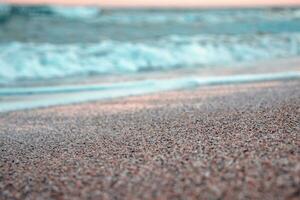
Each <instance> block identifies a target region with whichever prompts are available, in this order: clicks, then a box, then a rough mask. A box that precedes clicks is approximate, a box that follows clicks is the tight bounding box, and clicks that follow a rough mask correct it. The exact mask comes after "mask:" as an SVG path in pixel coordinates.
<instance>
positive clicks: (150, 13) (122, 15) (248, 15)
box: [0, 4, 300, 24]
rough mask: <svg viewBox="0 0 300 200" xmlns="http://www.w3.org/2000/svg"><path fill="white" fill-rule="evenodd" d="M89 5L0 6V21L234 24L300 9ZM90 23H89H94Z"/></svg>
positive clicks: (294, 14) (293, 15)
mask: <svg viewBox="0 0 300 200" xmlns="http://www.w3.org/2000/svg"><path fill="white" fill-rule="evenodd" d="M104 11H105V12H102V9H100V8H99V7H96V6H93V7H89V6H56V5H55V6H54V5H38V6H37V5H35V6H20V5H18V6H17V5H9V4H0V18H5V17H6V18H7V17H12V16H15V15H19V16H20V15H21V16H27V17H35V16H49V17H63V18H66V19H83V20H85V19H94V20H96V21H97V22H103V23H118V24H140V23H154V24H157V23H224V22H227V23H234V22H247V21H248V22H249V21H258V20H261V21H266V20H267V21H276V20H279V21H282V20H299V18H300V15H299V13H300V8H278V9H272V8H265V9H229V10H226V9H217V10H196V9H195V10H146V9H140V10H118V9H115V10H109V9H106V10H104ZM94 20H92V21H94Z"/></svg>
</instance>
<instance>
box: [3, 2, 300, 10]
mask: <svg viewBox="0 0 300 200" xmlns="http://www.w3.org/2000/svg"><path fill="white" fill-rule="evenodd" d="M0 3H5V4H7V3H8V4H21V5H51V4H54V5H65V6H76V5H77V6H99V7H108V8H110V7H116V8H122V7H124V8H139V7H140V8H210V7H212V8H218V7H225V8H229V7H250V8H251V7H277V6H300V1H299V0H279V1H276V2H274V1H273V0H260V1H259V0H252V1H250V0H246V1H243V2H236V1H234V0H211V1H210V2H204V1H199V0H187V1H185V2H182V1H179V0H165V1H163V2H153V1H150V0H146V1H135V0H104V1H101V2H99V1H97V0H87V1H85V2H84V3H83V2H82V1H80V0H2V1H1V2H0Z"/></svg>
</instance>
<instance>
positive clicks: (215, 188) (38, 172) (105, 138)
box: [0, 81, 300, 199]
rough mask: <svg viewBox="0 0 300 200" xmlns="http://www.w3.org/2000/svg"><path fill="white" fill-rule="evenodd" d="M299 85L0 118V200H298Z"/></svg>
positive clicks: (224, 89)
mask: <svg viewBox="0 0 300 200" xmlns="http://www.w3.org/2000/svg"><path fill="white" fill-rule="evenodd" d="M299 89H300V82H299V81H285V82H262V83H252V84H240V85H224V86H207V87H199V88H197V89H194V90H184V91H172V92H164V93H159V94H155V95H145V96H137V97H128V98H123V99H118V100H113V101H99V102H94V103H85V104H78V105H67V106H56V107H51V108H45V109H34V110H26V111H19V112H10V113H1V114H0V152H1V153H0V199H297V198H299V196H300V188H299V185H300V123H299V122H300V90H299Z"/></svg>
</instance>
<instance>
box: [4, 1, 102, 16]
mask: <svg viewBox="0 0 300 200" xmlns="http://www.w3.org/2000/svg"><path fill="white" fill-rule="evenodd" d="M100 13H101V9H100V8H98V7H85V6H54V5H49V6H46V5H43V6H15V5H5V4H2V5H0V18H5V17H6V18H8V17H12V16H16V15H17V16H29V17H30V16H52V17H55V16H56V17H63V18H68V19H92V18H96V17H97V16H98V15H99V14H100Z"/></svg>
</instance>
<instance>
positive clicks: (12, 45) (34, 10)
mask: <svg viewBox="0 0 300 200" xmlns="http://www.w3.org/2000/svg"><path fill="white" fill-rule="evenodd" d="M299 54H300V8H257V9H218V10H200V9H198V10H197V9H189V10H174V9H173V10H145V9H144V10H109V9H101V8H97V7H68V8H67V7H60V6H36V7H24V6H10V5H2V6H0V85H1V86H2V88H4V89H3V90H1V91H2V94H1V96H2V99H7V98H6V97H5V95H8V96H9V93H10V94H13V95H17V96H18V95H19V94H16V92H17V91H18V90H20V91H24V94H22V95H23V96H24V95H25V96H30V95H41V94H49V95H50V94H52V93H55V94H58V93H60V94H65V93H74V95H73V97H72V98H73V99H74V100H68V101H64V102H61V103H66V102H69V103H72V102H78V101H77V100H75V99H81V100H80V101H83V99H84V101H85V100H95V99H102V98H112V97H117V96H126V95H133V94H143V93H147V92H149V91H152V92H155V91H161V90H164V88H168V89H176V88H178V87H184V88H186V87H187V86H189V84H190V83H191V82H192V83H193V84H194V83H195V81H194V80H195V78H192V80H191V78H190V74H191V73H189V74H188V75H189V76H187V77H184V76H183V75H180V76H178V77H176V76H175V77H174V76H172V81H171V83H169V82H168V81H165V80H167V79H168V78H167V76H168V75H167V74H168V73H170V72H172V71H177V70H183V71H190V72H193V70H194V71H195V73H196V72H197V74H195V76H196V77H198V78H196V79H197V80H198V81H196V83H197V84H196V85H199V84H198V83H199V77H201V79H202V81H203V83H202V81H200V82H201V84H204V83H206V84H209V83H210V81H212V80H214V81H216V82H215V83H219V84H220V83H223V81H220V79H219V78H218V77H219V76H216V74H217V73H216V74H211V73H210V74H209V77H206V76H205V75H204V74H199V73H198V72H199V70H201V69H213V70H214V71H215V72H216V71H218V70H219V71H221V70H224V69H229V70H228V72H229V71H230V70H235V68H236V66H242V68H243V67H244V69H242V71H243V73H246V74H251V73H252V72H253V71H254V70H251V67H249V68H247V66H251V65H253V63H254V65H255V63H257V62H258V61H260V62H261V61H272V60H277V59H280V58H283V59H290V58H294V57H298V56H299ZM275 63H276V61H275V62H274V64H275ZM282 68H284V66H282ZM264 69H267V71H266V70H264V73H263V74H267V75H268V76H265V77H262V74H260V75H259V73H255V74H257V75H256V77H254V76H253V75H252V76H251V78H250V79H251V80H252V81H254V80H256V79H257V78H258V79H259V80H263V79H269V78H268V77H269V75H270V73H272V71H273V67H272V66H269V67H268V68H264ZM247 72H248V73H247ZM153 73H156V74H159V76H163V74H166V75H165V76H163V78H162V79H159V80H157V79H156V78H155V77H154V80H153ZM280 73H281V75H280V76H282V75H284V77H285V79H287V78H289V77H290V78H299V77H298V71H297V70H296V71H295V70H294V69H292V70H290V69H287V70H284V69H282V70H280ZM140 74H143V78H142V79H141V80H139V81H137V80H136V78H134V77H137V76H139V75H140ZM147 74H149V76H148V75H147ZM150 74H152V75H151V76H150ZM287 74H288V76H287ZM276 76H277V75H276ZM276 76H274V77H273V76H272V77H273V78H276ZM110 77H111V79H114V80H118V77H122V79H124V77H127V78H126V82H127V83H126V84H128V82H130V84H131V86H130V87H129V88H130V89H129V90H130V91H129V90H124V89H121V90H120V88H118V89H117V90H116V89H115V85H116V83H115V82H114V81H112V82H111V81H110V82H109V83H105V81H103V80H108V79H110ZM116 77H117V78H116ZM223 78H224V82H225V83H227V82H230V81H231V80H233V79H235V78H236V77H235V76H233V74H230V73H227V77H223ZM69 79H73V80H74V79H75V82H76V86H74V84H71V85H68V86H67V85H65V84H64V81H65V80H69ZM91 79H96V81H95V82H96V83H97V84H98V85H97V87H96V88H95V89H93V91H91V88H93V86H92V85H91V83H90V81H89V80H91ZM148 79H149V80H148ZM150 79H151V80H150ZM182 80H185V81H182ZM208 80H209V81H208ZM222 80H223V79H222ZM244 81H246V79H244V78H243V81H242V82H244ZM25 82H26V83H29V85H35V86H37V87H38V88H36V89H34V88H32V89H33V90H31V92H27V93H26V92H25V91H28V88H27V89H26V90H23V88H24V86H25V85H24V83H25ZM53 82H54V84H53ZM73 82H74V81H73ZM85 82H88V83H87V84H86V83H85ZM99 82H101V86H99ZM117 82H120V81H117ZM148 82H151V83H152V84H150V85H147V84H146V86H145V85H144V83H148ZM31 83H38V84H31ZM40 83H42V85H43V87H42V86H41V85H39V84H40ZM58 84H59V85H61V86H60V89H59V92H58V91H57V90H56V89H57V85H58ZM83 84H84V85H85V86H81V85H83ZM102 84H104V85H105V91H108V92H107V93H105V94H104V93H103V88H102ZM117 84H119V83H117ZM126 84H124V85H126ZM141 84H142V86H141ZM193 84H192V85H193ZM201 84H200V85H201ZM50 85H54V86H52V87H50ZM86 85H88V86H87V87H88V88H90V89H88V91H89V94H85V95H84V96H85V97H82V98H77V96H76V94H77V95H78V92H80V91H78V88H80V87H83V88H85V89H84V90H85V92H86ZM154 85H155V86H154ZM99 87H100V88H99ZM7 88H9V89H7ZM18 88H19V89H18ZM20 88H21V89H20ZM134 89H135V90H136V91H134ZM3 91H6V92H3ZM7 91H8V92H7ZM33 91H38V94H34V93H35V92H33ZM70 91H71V92H70ZM98 91H101V92H102V94H101V95H97V94H93V92H98ZM4 97H5V98H4ZM29 99H31V97H30V98H29ZM49 101H51V102H52V100H49ZM4 102H5V100H2V101H1V106H0V107H2V110H4V109H3V108H4V107H6V106H7V105H8V104H4ZM57 102H60V101H59V100H57ZM23 104H24V105H22V106H21V107H22V108H26V107H34V106H29V105H31V104H34V103H33V102H24V103H23ZM48 104H49V105H50V104H52V103H49V102H48ZM56 104H59V103H55V105H56ZM12 105H13V104H12ZM36 105H37V104H36ZM43 105H46V104H43ZM15 106H16V107H20V106H17V105H15ZM11 107H13V106H11ZM10 110H13V109H10Z"/></svg>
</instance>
